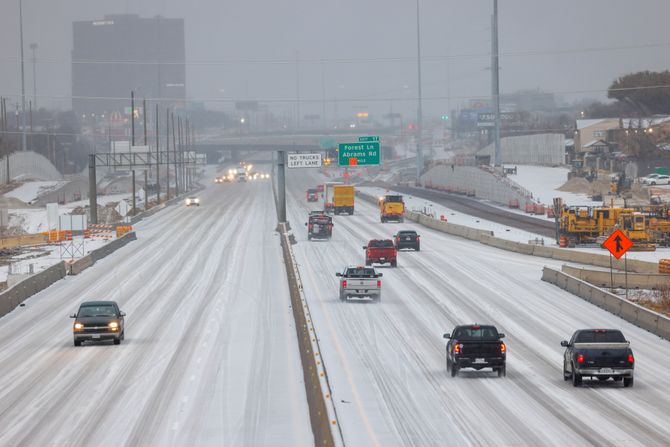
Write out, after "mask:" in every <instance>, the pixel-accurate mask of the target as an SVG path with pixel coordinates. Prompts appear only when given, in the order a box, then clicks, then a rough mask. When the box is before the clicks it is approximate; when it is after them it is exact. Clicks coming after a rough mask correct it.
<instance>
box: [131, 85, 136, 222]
mask: <svg viewBox="0 0 670 447" xmlns="http://www.w3.org/2000/svg"><path fill="white" fill-rule="evenodd" d="M130 123H131V124H130V172H132V183H133V188H132V189H133V216H134V215H135V214H136V212H135V170H134V169H133V161H132V160H133V146H135V92H134V91H132V90H131V91H130Z"/></svg>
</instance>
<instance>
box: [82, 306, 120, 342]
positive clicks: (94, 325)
mask: <svg viewBox="0 0 670 447" xmlns="http://www.w3.org/2000/svg"><path fill="white" fill-rule="evenodd" d="M125 316H126V314H125V313H124V312H121V311H120V310H119V306H118V305H117V304H116V302H115V301H86V302H84V303H81V305H80V306H79V311H78V312H77V313H76V314H73V315H70V318H74V319H75V320H74V325H73V326H72V333H73V335H74V345H75V346H81V342H83V341H99V340H113V341H114V344H115V345H118V344H120V343H121V340H123V339H124V338H125V324H124V318H123V317H125Z"/></svg>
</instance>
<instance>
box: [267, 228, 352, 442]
mask: <svg viewBox="0 0 670 447" xmlns="http://www.w3.org/2000/svg"><path fill="white" fill-rule="evenodd" d="M278 230H279V232H280V237H281V246H282V252H283V255H284V263H285V265H286V275H287V278H288V285H289V291H290V294H291V308H292V309H293V318H294V319H295V330H296V333H297V336H298V349H299V350H300V361H301V363H302V371H303V376H304V383H305V393H306V395H307V404H308V407H309V418H310V423H311V426H312V433H313V435H314V445H315V446H336V445H337V446H340V445H344V438H343V436H342V431H341V430H340V424H339V421H338V418H337V411H336V409H335V405H334V403H333V398H332V391H331V389H330V383H329V382H328V374H327V371H326V367H325V365H324V363H323V356H322V355H321V349H320V347H319V341H318V338H317V336H316V331H315V329H314V324H313V322H312V317H311V315H310V312H309V306H308V304H307V300H306V299H305V296H304V293H303V288H302V282H301V280H300V272H299V271H298V266H297V263H296V262H295V256H294V255H293V250H292V249H291V242H290V240H289V235H288V226H287V224H285V223H280V224H279V226H278ZM333 432H335V433H333Z"/></svg>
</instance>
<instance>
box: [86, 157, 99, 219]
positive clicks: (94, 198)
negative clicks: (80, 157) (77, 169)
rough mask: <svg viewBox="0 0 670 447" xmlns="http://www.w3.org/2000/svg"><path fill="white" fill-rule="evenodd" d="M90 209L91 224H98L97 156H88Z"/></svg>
mask: <svg viewBox="0 0 670 447" xmlns="http://www.w3.org/2000/svg"><path fill="white" fill-rule="evenodd" d="M88 209H89V213H90V218H91V223H92V224H97V223H98V189H97V179H96V176H95V154H88Z"/></svg>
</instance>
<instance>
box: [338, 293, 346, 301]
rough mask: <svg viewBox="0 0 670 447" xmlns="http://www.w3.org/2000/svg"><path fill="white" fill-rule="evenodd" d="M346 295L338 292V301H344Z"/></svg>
mask: <svg viewBox="0 0 670 447" xmlns="http://www.w3.org/2000/svg"><path fill="white" fill-rule="evenodd" d="M346 300H347V297H346V295H344V294H343V293H342V292H340V301H346Z"/></svg>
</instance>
